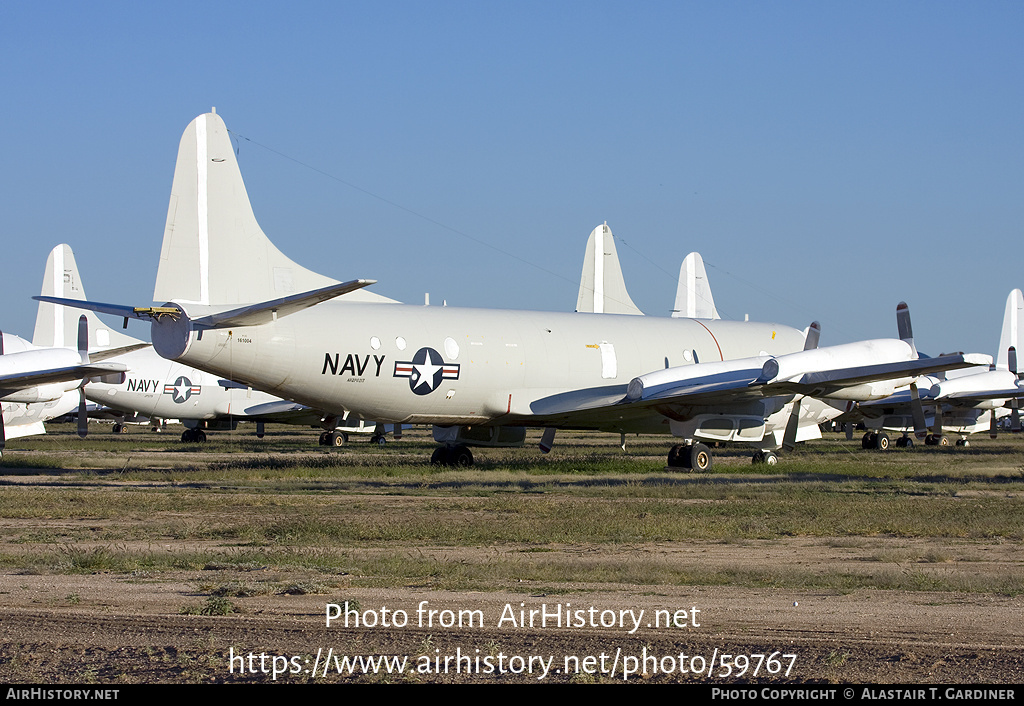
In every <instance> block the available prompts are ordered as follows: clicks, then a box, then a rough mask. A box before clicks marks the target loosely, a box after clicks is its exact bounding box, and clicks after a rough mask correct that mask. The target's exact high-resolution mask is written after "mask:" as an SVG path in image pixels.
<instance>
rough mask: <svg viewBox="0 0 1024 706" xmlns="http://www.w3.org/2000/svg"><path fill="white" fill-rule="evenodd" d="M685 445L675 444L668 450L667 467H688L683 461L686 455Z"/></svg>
mask: <svg viewBox="0 0 1024 706" xmlns="http://www.w3.org/2000/svg"><path fill="white" fill-rule="evenodd" d="M686 450H687V449H686V445H685V444H676V445H675V446H673V447H672V448H671V449H669V452H668V467H669V468H688V466H686V465H685V463H684V457H685V455H686Z"/></svg>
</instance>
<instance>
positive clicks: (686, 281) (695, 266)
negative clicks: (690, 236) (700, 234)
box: [672, 252, 722, 319]
mask: <svg viewBox="0 0 1024 706" xmlns="http://www.w3.org/2000/svg"><path fill="white" fill-rule="evenodd" d="M672 316H673V317H675V318H687V319H720V318H722V317H721V316H719V315H718V309H716V308H715V298H714V297H713V296H712V295H711V285H710V284H709V283H708V273H707V270H705V269H704V259H703V258H702V257H701V256H700V253H696V252H692V253H690V254H689V255H687V256H686V257H685V258H683V264H682V265H681V266H680V267H679V285H678V286H677V287H676V303H675V306H674V307H673V308H672Z"/></svg>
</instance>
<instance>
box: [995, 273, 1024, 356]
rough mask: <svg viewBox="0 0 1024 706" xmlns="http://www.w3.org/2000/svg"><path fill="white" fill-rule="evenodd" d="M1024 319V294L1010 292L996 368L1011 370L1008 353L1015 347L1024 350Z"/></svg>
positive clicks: (997, 352)
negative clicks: (1023, 345) (1023, 339)
mask: <svg viewBox="0 0 1024 706" xmlns="http://www.w3.org/2000/svg"><path fill="white" fill-rule="evenodd" d="M1022 317H1024V294H1021V291H1020V290H1019V289H1015V290H1013V291H1012V292H1010V295H1009V296H1008V297H1007V298H1006V311H1005V312H1004V313H1003V330H1002V331H1001V332H1000V334H999V350H998V351H996V368H997V369H999V370H1009V369H1010V364H1009V359H1008V357H1007V351H1008V350H1009V349H1010V347H1011V346H1013V348H1014V349H1016V350H1018V351H1020V350H1024V347H1022V346H1021V343H1024V341H1021V334H1024V326H1021V321H1022Z"/></svg>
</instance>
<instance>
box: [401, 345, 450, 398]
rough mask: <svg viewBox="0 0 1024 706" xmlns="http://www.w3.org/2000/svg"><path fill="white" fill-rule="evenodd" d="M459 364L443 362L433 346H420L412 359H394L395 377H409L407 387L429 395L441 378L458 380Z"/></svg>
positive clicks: (417, 392) (418, 393) (419, 393)
mask: <svg viewBox="0 0 1024 706" xmlns="http://www.w3.org/2000/svg"><path fill="white" fill-rule="evenodd" d="M459 369H460V365H459V364H458V363H445V362H444V358H442V357H441V354H440V353H438V352H437V351H435V350H434V349H433V348H420V349H419V350H418V351H416V354H415V355H414V356H413V357H412V360H406V361H396V362H395V373H394V377H396V378H409V389H410V390H412V391H413V392H414V393H416V394H417V395H429V394H430V393H431V392H433V391H434V390H436V389H437V387H438V385H440V384H441V381H442V380H458V379H459Z"/></svg>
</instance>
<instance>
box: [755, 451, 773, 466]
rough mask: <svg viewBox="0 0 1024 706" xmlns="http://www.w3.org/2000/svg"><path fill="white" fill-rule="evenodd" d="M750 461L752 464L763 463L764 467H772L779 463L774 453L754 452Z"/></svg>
mask: <svg viewBox="0 0 1024 706" xmlns="http://www.w3.org/2000/svg"><path fill="white" fill-rule="evenodd" d="M750 460H751V462H752V463H754V464H758V463H763V464H765V465H766V466H774V465H776V464H777V463H778V462H779V457H778V455H776V453H775V452H774V451H770V450H769V451H755V452H754V456H753V458H751V459H750Z"/></svg>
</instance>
